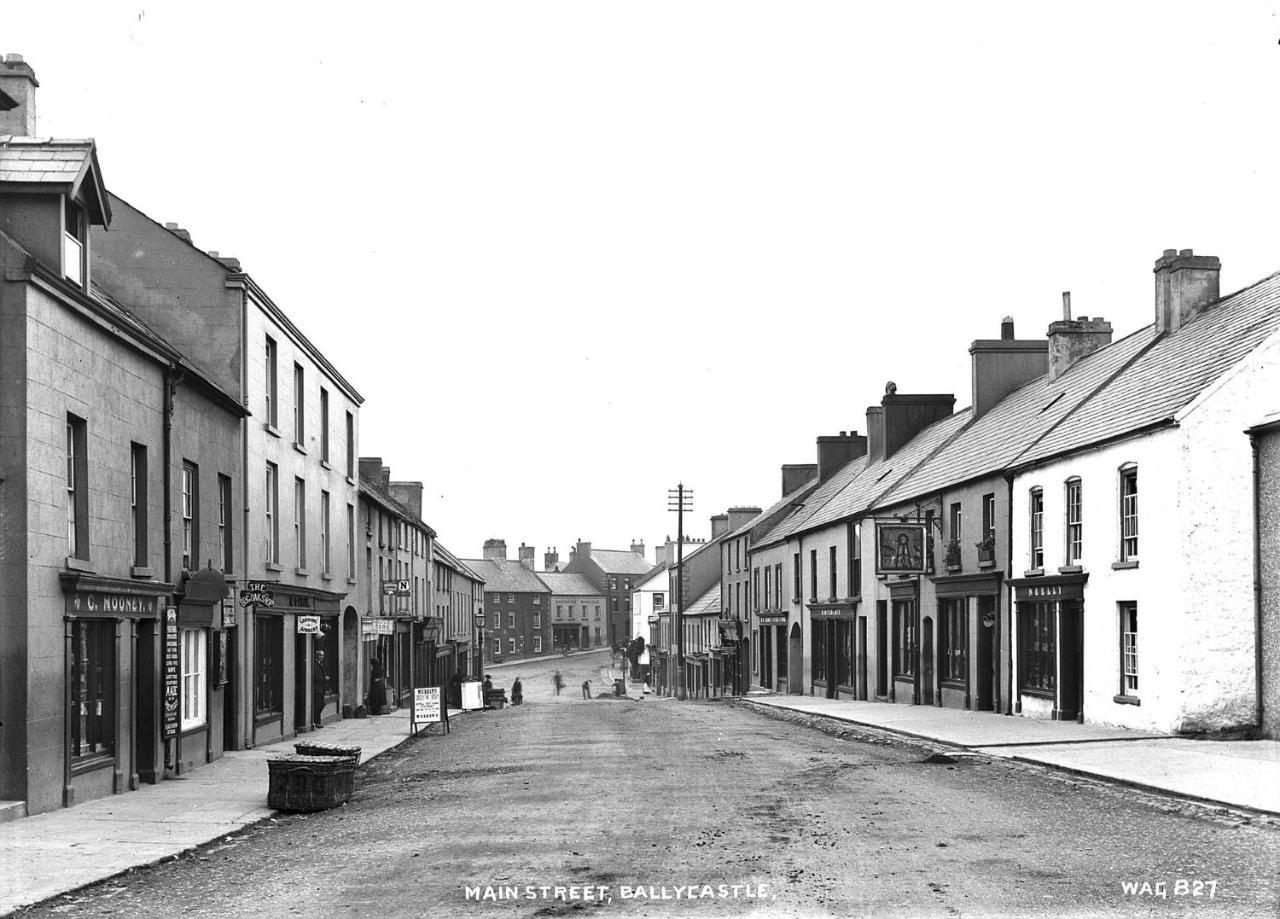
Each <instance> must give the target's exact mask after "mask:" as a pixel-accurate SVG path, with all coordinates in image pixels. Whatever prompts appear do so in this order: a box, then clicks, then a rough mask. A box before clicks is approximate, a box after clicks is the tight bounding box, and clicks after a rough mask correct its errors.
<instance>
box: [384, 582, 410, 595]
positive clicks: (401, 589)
mask: <svg viewBox="0 0 1280 919" xmlns="http://www.w3.org/2000/svg"><path fill="white" fill-rule="evenodd" d="M382 592H383V593H384V594H386V595H387V596H388V597H407V596H409V595H410V594H412V593H413V591H412V590H410V589H409V582H408V581H407V580H404V579H401V580H399V581H383V582H382Z"/></svg>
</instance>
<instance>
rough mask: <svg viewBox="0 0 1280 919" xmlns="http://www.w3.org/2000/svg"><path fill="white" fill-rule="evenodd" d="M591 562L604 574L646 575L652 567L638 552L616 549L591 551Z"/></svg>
mask: <svg viewBox="0 0 1280 919" xmlns="http://www.w3.org/2000/svg"><path fill="white" fill-rule="evenodd" d="M591 560H592V561H594V562H595V563H596V564H597V565H599V566H600V569H601V570H602V571H603V572H604V573H605V574H647V573H648V572H649V569H650V568H652V567H653V565H651V564H649V562H648V561H646V560H645V557H644V556H643V555H640V554H639V553H638V552H632V551H630V550H627V551H619V550H617V549H592V550H591Z"/></svg>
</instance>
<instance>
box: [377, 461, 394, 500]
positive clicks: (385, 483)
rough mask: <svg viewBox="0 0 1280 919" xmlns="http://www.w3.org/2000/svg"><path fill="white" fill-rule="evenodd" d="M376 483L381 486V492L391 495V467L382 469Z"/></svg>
mask: <svg viewBox="0 0 1280 919" xmlns="http://www.w3.org/2000/svg"><path fill="white" fill-rule="evenodd" d="M378 481H379V483H380V484H381V485H382V490H383V491H384V492H386V493H387V494H391V467H390V466H383V467H382V472H381V474H380V476H379V478H378Z"/></svg>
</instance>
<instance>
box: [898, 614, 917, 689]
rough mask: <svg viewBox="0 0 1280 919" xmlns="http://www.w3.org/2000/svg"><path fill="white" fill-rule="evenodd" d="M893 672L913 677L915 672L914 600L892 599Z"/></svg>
mask: <svg viewBox="0 0 1280 919" xmlns="http://www.w3.org/2000/svg"><path fill="white" fill-rule="evenodd" d="M893 629H894V639H895V640H894V662H893V663H894V672H895V673H896V674H897V675H898V676H902V677H913V676H915V673H916V604H915V601H914V600H894V601H893Z"/></svg>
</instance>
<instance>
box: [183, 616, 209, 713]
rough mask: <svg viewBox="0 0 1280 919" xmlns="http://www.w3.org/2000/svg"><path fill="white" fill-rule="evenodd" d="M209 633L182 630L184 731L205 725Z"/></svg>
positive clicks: (201, 630) (199, 630)
mask: <svg viewBox="0 0 1280 919" xmlns="http://www.w3.org/2000/svg"><path fill="white" fill-rule="evenodd" d="M208 634H209V633H208V632H206V631H205V630H204V629H183V630H182V730H184V731H189V730H191V729H192V728H198V727H200V726H201V725H203V724H204V723H205V702H204V700H205V685H206V679H207V676H206V672H205V670H206V668H205V661H206V660H207V659H208V657H207V654H208V651H207V648H208V645H207V642H208Z"/></svg>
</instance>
